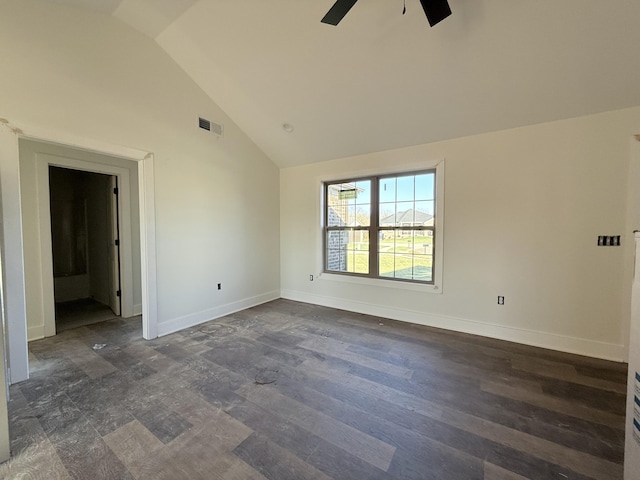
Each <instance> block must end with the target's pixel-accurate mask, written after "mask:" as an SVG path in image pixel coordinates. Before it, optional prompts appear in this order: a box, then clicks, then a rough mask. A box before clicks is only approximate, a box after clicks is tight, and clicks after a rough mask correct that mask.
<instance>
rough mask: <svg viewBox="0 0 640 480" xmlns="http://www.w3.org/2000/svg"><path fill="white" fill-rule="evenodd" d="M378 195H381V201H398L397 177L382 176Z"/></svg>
mask: <svg viewBox="0 0 640 480" xmlns="http://www.w3.org/2000/svg"><path fill="white" fill-rule="evenodd" d="M379 185H380V187H379V190H380V191H379V192H378V196H379V197H380V203H387V202H395V201H396V179H395V178H382V179H380V183H379Z"/></svg>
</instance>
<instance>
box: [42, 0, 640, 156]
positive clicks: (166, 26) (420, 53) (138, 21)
mask: <svg viewBox="0 0 640 480" xmlns="http://www.w3.org/2000/svg"><path fill="white" fill-rule="evenodd" d="M55 1H56V2H58V3H62V4H66V5H69V6H73V7H81V8H87V9H91V10H94V11H97V12H100V13H104V14H110V15H113V16H115V17H117V18H119V19H121V20H122V21H124V22H127V23H129V24H130V25H132V26H133V27H135V28H137V29H138V30H140V31H142V32H143V33H145V34H147V35H149V36H150V37H152V38H154V39H155V40H156V41H157V43H158V44H159V45H160V46H161V47H162V48H163V49H165V50H166V51H167V52H168V53H169V55H171V56H172V57H173V58H174V60H175V61H176V62H177V63H178V64H179V65H180V66H181V67H182V68H183V69H184V70H185V71H186V72H187V73H188V74H189V75H190V76H191V77H192V78H193V79H194V80H195V81H196V82H197V83H198V84H199V85H200V86H201V87H202V88H203V89H204V90H205V91H206V92H207V93H208V94H209V96H210V97H211V98H212V99H213V100H214V101H215V102H216V103H217V104H218V105H219V106H220V107H222V108H223V109H224V110H225V111H226V113H227V114H228V115H229V116H230V117H231V118H233V119H234V121H235V122H236V123H237V124H238V125H239V126H240V127H241V128H242V129H243V130H244V131H245V132H246V133H247V134H248V135H249V136H250V137H251V138H252V139H253V140H254V141H255V142H256V144H258V146H260V147H261V148H262V150H263V151H264V152H265V153H266V154H267V155H268V156H269V157H270V158H271V159H272V160H273V161H274V162H275V163H276V164H278V165H279V166H281V167H287V166H292V165H297V164H303V163H310V162H316V161H322V160H329V159H334V158H341V157H346V156H351V155H357V154H362V153H367V152H373V151H381V150H387V149H392V148H398V147H403V146H408V145H416V144H421V143H429V142H434V141H438V140H444V139H448V138H455V137H460V136H466V135H471V134H476V133H482V132H488V131H493V130H501V129H505V128H511V127H517V126H522V125H528V124H533V123H539V122H545V121H550V120H556V119H562V118H569V117H574V116H579V115H584V114H590V113H596V112H601V111H606V110H613V109H618V108H624V107H628V106H635V105H640V50H639V49H638V48H639V47H640V27H639V24H640V1H639V0H563V1H558V0H535V1H532V0H529V1H524V0H449V3H450V5H451V9H452V11H453V14H452V16H451V17H449V18H447V19H445V20H444V21H443V22H442V23H440V24H438V25H436V26H435V27H434V28H429V26H428V23H427V20H426V18H425V15H424V13H423V11H422V8H421V7H420V3H419V0H406V4H407V14H406V15H404V16H403V15H402V7H403V0H360V1H359V2H358V3H357V4H356V5H355V6H354V8H353V9H352V10H351V12H349V14H347V16H346V17H345V18H344V20H343V21H342V22H341V23H340V24H339V25H338V26H337V27H333V26H329V25H325V24H322V23H320V19H321V18H322V17H323V15H324V14H325V13H326V11H327V10H328V9H329V8H330V7H331V5H332V4H333V2H334V0H269V1H265V0H241V1H239V0H122V1H119V0H55ZM211 120H213V121H216V119H215V118H212V119H211ZM283 123H290V124H291V125H293V126H294V127H295V130H294V132H292V133H286V132H285V131H284V130H283V129H282V124H283Z"/></svg>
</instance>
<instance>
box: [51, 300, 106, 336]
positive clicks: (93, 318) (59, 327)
mask: <svg viewBox="0 0 640 480" xmlns="http://www.w3.org/2000/svg"><path fill="white" fill-rule="evenodd" d="M117 317H118V316H117V315H116V314H114V313H113V311H111V309H110V308H109V307H108V306H107V305H104V304H103V303H100V302H97V301H95V300H93V299H91V298H84V299H82V300H74V301H72V302H63V303H56V332H57V333H60V332H64V331H66V330H71V329H72V328H78V327H84V326H86V325H92V324H94V323H99V322H104V321H105V320H110V319H112V318H117Z"/></svg>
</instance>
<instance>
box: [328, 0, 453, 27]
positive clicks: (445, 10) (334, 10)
mask: <svg viewBox="0 0 640 480" xmlns="http://www.w3.org/2000/svg"><path fill="white" fill-rule="evenodd" d="M357 1H358V0H337V1H336V3H334V4H333V7H331V9H329V11H328V12H327V14H326V15H325V16H324V18H323V19H322V20H321V22H322V23H327V24H329V25H338V23H340V20H342V19H343V18H344V16H345V15H346V14H347V13H348V12H349V10H351V7H353V6H354V5H355V4H356V2H357ZM420 3H421V4H422V8H423V10H424V13H425V14H426V15H427V20H429V25H431V26H432V27H433V26H434V25H435V24H436V23H438V22H440V21H442V20H444V19H445V18H447V17H448V16H449V15H451V8H450V7H449V3H448V2H447V0H420ZM403 13H404V12H403Z"/></svg>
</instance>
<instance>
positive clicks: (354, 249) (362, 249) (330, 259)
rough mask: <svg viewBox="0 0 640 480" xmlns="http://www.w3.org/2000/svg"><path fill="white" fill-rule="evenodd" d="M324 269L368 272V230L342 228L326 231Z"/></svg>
mask: <svg viewBox="0 0 640 480" xmlns="http://www.w3.org/2000/svg"><path fill="white" fill-rule="evenodd" d="M326 269H327V270H330V271H334V272H350V273H363V274H368V273H369V232H368V231H366V230H356V229H344V230H331V231H329V232H327V253H326Z"/></svg>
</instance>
